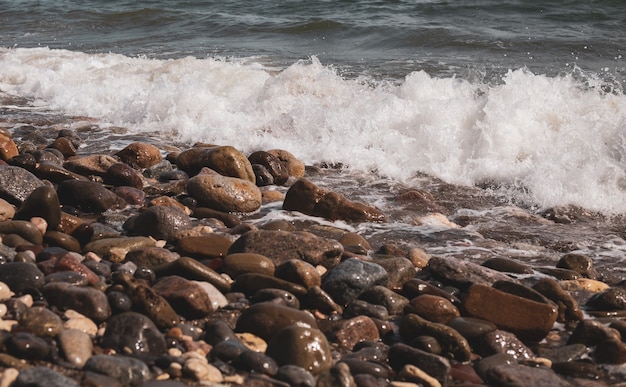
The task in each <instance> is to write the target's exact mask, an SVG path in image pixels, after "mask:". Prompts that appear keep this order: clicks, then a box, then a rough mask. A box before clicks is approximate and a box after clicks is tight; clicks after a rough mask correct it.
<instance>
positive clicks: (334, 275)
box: [322, 258, 388, 305]
mask: <svg viewBox="0 0 626 387" xmlns="http://www.w3.org/2000/svg"><path fill="white" fill-rule="evenodd" d="M387 280H388V276H387V272H386V271H385V269H384V268H383V267H382V266H380V265H377V264H375V263H372V262H367V261H361V260H359V259H356V258H350V259H347V260H345V261H343V262H341V263H340V264H339V265H337V266H336V267H335V268H333V269H332V270H331V271H329V272H328V273H327V274H326V276H324V278H323V280H322V289H324V291H326V292H327V293H328V294H329V295H330V296H331V297H332V298H333V300H335V301H336V302H337V303H338V304H340V305H347V304H348V303H350V302H351V301H353V300H355V299H357V298H358V297H359V295H360V294H361V293H363V292H364V291H365V290H366V289H368V288H370V287H372V286H376V285H382V286H385V285H387Z"/></svg>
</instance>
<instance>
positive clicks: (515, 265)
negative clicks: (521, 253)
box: [482, 257, 533, 274]
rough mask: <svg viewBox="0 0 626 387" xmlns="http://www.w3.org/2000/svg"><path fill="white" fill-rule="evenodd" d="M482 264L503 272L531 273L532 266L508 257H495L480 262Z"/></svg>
mask: <svg viewBox="0 0 626 387" xmlns="http://www.w3.org/2000/svg"><path fill="white" fill-rule="evenodd" d="M482 265H483V266H485V267H488V268H490V269H493V270H497V271H501V272H504V273H515V274H532V273H533V269H532V267H530V266H528V265H525V264H523V263H519V262H517V261H514V260H512V259H509V258H501V257H495V258H490V259H488V260H486V261H485V262H483V263H482Z"/></svg>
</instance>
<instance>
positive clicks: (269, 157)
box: [248, 151, 289, 185]
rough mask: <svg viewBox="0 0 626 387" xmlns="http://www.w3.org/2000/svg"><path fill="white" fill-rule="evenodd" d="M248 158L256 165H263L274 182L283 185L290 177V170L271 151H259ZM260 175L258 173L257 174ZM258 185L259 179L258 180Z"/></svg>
mask: <svg viewBox="0 0 626 387" xmlns="http://www.w3.org/2000/svg"><path fill="white" fill-rule="evenodd" d="M248 160H249V161H250V163H251V164H252V167H253V168H254V165H255V164H256V165H261V166H263V168H264V169H265V170H266V171H267V172H268V173H269V175H270V176H271V177H272V180H273V182H274V183H273V184H277V185H283V184H285V182H286V181H287V179H288V178H289V171H288V170H287V168H286V167H285V166H284V165H283V163H282V162H281V161H280V160H279V159H278V157H276V156H274V155H273V154H271V153H268V152H264V151H257V152H254V153H252V154H251V155H250V156H248ZM257 176H258V175H257ZM257 185H258V180H257Z"/></svg>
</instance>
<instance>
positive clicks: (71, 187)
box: [57, 180, 126, 213]
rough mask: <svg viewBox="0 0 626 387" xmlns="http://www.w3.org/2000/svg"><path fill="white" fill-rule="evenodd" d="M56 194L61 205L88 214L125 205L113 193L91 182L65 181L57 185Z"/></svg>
mask: <svg viewBox="0 0 626 387" xmlns="http://www.w3.org/2000/svg"><path fill="white" fill-rule="evenodd" d="M57 194H58V195H59V200H60V202H61V204H63V205H69V206H72V207H74V208H78V209H80V210H81V211H84V212H88V213H101V212H104V211H106V210H108V209H116V208H122V207H124V206H125V205H126V202H124V201H123V200H122V199H121V198H120V197H119V196H117V195H116V194H115V193H113V192H111V191H109V190H108V189H106V188H105V187H104V186H102V185H101V184H98V183H95V182H92V181H78V180H66V181H64V182H63V183H61V184H59V188H58V190H57Z"/></svg>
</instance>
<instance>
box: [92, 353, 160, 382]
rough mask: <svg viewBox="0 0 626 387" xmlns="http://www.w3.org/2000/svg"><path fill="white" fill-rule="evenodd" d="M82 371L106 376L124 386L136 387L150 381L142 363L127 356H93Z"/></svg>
mask: <svg viewBox="0 0 626 387" xmlns="http://www.w3.org/2000/svg"><path fill="white" fill-rule="evenodd" d="M83 370H84V371H91V372H96V373H99V374H103V375H107V376H109V377H111V378H113V379H116V380H117V381H119V382H120V383H121V384H122V385H124V386H138V385H141V383H142V382H145V381H148V380H150V379H152V373H151V372H150V369H149V368H148V366H147V365H146V364H145V363H144V362H142V361H141V360H139V359H136V358H133V357H128V356H107V355H94V356H92V357H90V358H89V360H87V362H86V363H85V365H84V366H83Z"/></svg>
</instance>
